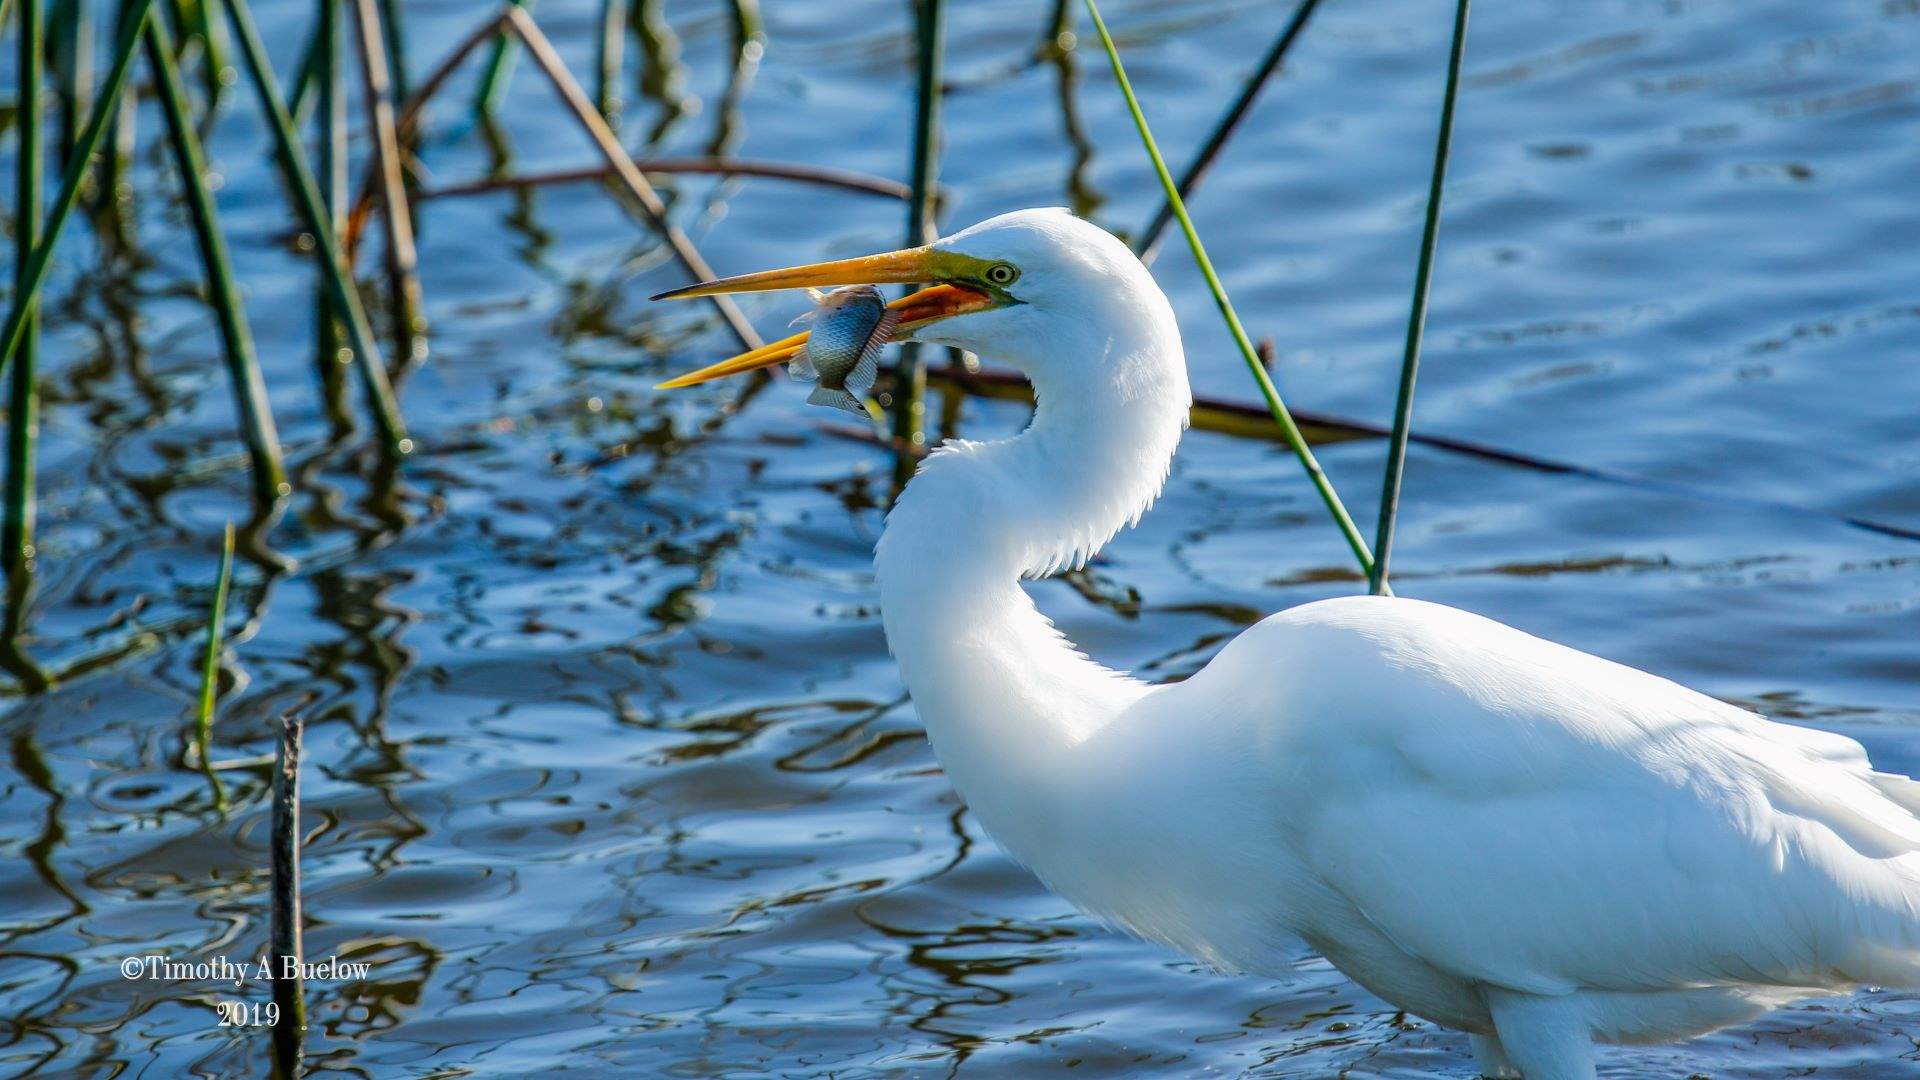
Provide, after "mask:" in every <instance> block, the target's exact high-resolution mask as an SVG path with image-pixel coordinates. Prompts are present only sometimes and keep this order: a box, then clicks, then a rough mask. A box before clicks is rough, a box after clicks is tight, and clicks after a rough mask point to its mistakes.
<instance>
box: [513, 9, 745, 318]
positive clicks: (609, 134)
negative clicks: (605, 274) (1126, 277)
mask: <svg viewBox="0 0 1920 1080" xmlns="http://www.w3.org/2000/svg"><path fill="white" fill-rule="evenodd" d="M506 18H507V25H508V26H511V27H512V28H513V31H514V33H516V34H518V35H519V36H520V40H521V42H522V43H524V44H525V45H526V47H527V53H528V55H530V56H532V57H533V59H534V62H535V63H537V64H539V65H540V68H541V70H543V71H545V72H546V73H547V78H548V79H549V80H551V81H552V83H553V88H554V90H555V91H556V92H557V93H558V94H559V95H560V99H561V100H562V101H564V102H566V104H567V107H568V108H570V109H571V110H573V114H574V116H575V117H576V118H577V119H578V120H579V121H580V126H581V127H582V128H584V129H586V132H587V134H588V136H590V137H591V138H592V139H593V141H594V145H596V146H598V147H599V148H600V153H601V154H602V155H604V156H605V157H606V159H607V164H609V165H611V166H612V167H613V171H614V173H615V174H616V175H617V176H619V178H620V181H621V183H623V184H625V185H626V188H627V191H628V192H630V193H631V194H632V195H633V197H634V199H635V200H636V201H637V202H638V203H639V204H640V206H641V208H642V209H644V210H645V211H646V216H647V219H648V220H649V221H650V222H651V223H652V225H653V227H654V228H655V229H657V230H658V231H659V233H660V235H661V236H663V237H665V238H666V241H667V245H668V246H669V247H671V248H672V249H673V254H674V257H675V258H676V259H677V260H679V262H680V265H681V266H682V267H684V268H685V269H686V271H687V272H688V273H689V274H691V275H693V278H694V280H696V281H705V280H707V279H708V278H713V277H717V276H718V275H717V274H715V273H714V272H713V268H712V267H711V266H708V265H707V261H706V260H705V259H703V258H701V257H700V252H699V251H698V250H697V249H696V248H695V247H694V246H693V241H692V240H689V239H688V238H687V235H686V234H685V233H683V232H681V231H680V227H679V226H678V225H675V224H673V223H672V222H671V221H669V220H667V206H666V204H665V203H663V202H661V201H660V195H659V193H658V192H656V191H654V190H653V185H652V184H649V183H647V178H646V177H644V176H642V175H641V174H640V170H639V169H638V168H636V167H634V164H633V159H632V158H630V157H628V156H627V152H626V150H624V149H622V148H621V146H620V140H619V139H617V138H615V137H614V134H613V129H612V128H609V127H608V126H607V122H606V120H604V119H602V118H601V116H600V114H599V113H598V112H597V111H595V110H594V107H593V102H592V101H590V100H589V99H588V98H587V94H586V91H585V90H582V89H581V88H580V83H579V82H578V81H576V80H575V79H574V77H573V73H572V72H570V71H568V70H567V65H566V63H565V61H563V60H561V59H560V54H559V53H557V52H555V51H554V48H553V43H552V42H551V41H548V40H547V35H546V34H545V33H543V32H541V30H540V27H539V26H538V25H537V24H536V23H535V22H534V21H533V17H532V16H530V15H528V14H527V13H526V11H525V10H524V9H522V8H517V7H509V8H508V9H507V12H506ZM707 299H708V300H710V301H712V302H713V306H714V307H715V308H716V309H718V310H719V312H720V317H721V319H722V320H723V321H725V322H726V324H727V326H728V328H729V329H731V330H732V331H733V334H734V336H735V337H736V338H739V339H740V343H741V344H742V345H744V346H746V347H747V348H749V349H757V348H759V347H760V345H761V341H760V335H759V334H757V333H755V332H754V329H753V324H752V323H750V322H748V321H747V317H746V316H745V315H744V314H742V313H741V311H740V308H739V307H738V306H737V305H736V304H734V302H733V298H732V297H730V296H724V295H722V296H710V297H707Z"/></svg>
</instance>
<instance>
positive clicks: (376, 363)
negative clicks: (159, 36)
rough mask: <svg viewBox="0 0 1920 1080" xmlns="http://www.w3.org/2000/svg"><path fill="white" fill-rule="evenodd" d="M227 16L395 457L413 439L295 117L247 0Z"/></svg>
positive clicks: (232, 2)
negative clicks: (296, 133)
mask: <svg viewBox="0 0 1920 1080" xmlns="http://www.w3.org/2000/svg"><path fill="white" fill-rule="evenodd" d="M147 2H149V3H150V2H151V0H147ZM227 15H228V17H229V18H230V19H231V21H232V23H233V32H234V36H235V37H237V38H239V39H240V51H241V53H242V54H243V55H245V57H246V61H247V71H248V74H250V75H251V76H252V78H253V87H254V91H255V93H256V94H257V95H258V96H259V98H260V106H261V109H262V110H263V111H264V112H265V113H266V114H267V120H268V126H269V127H270V128H271V129H272V132H273V145H274V156H275V158H276V159H277V160H278V161H279V164H280V171H281V173H282V174H283V175H284V176H285V177H286V179H287V183H288V186H290V187H291V188H292V189H293V195H294V206H295V208H296V209H297V210H298V211H299V212H300V217H301V221H302V223H303V224H304V225H305V227H306V229H307V232H308V233H309V234H311V235H312V236H313V239H314V244H315V247H316V248H317V249H318V250H317V255H318V261H319V263H320V273H321V276H322V278H323V280H324V281H325V283H326V285H327V292H328V295H329V296H331V297H332V299H333V304H334V310H335V311H336V312H337V313H338V314H339V316H340V318H341V320H342V321H343V322H345V323H346V326H347V335H348V339H349V341H350V342H351V343H352V345H353V353H354V359H355V360H356V361H357V363H356V365H355V369H356V370H357V371H358V372H359V373H360V385H361V389H362V390H364V391H365V394H366V398H367V405H368V407H369V409H371V410H372V412H373V417H374V422H375V424H376V425H377V426H378V428H379V431H380V437H381V449H382V450H383V451H384V452H386V453H387V454H389V455H394V456H400V455H404V454H407V453H409V452H411V451H412V450H413V440H412V439H409V438H407V428H406V424H405V423H404V422H403V421H402V420H401V419H400V407H399V405H398V404H396V403H395V401H394V398H393V386H392V385H391V384H390V383H389V382H388V381H387V364H386V361H385V360H384V359H383V358H382V357H381V354H380V347H379V346H378V345H377V344H375V342H374V337H373V328H372V326H371V325H370V324H369V323H368V322H367V312H366V309H365V308H364V307H363V306H362V305H361V303H360V294H359V292H358V291H356V289H355V288H354V284H353V278H352V272H351V270H350V269H349V268H348V265H347V262H346V260H345V259H344V258H343V257H342V256H341V252H340V245H339V243H337V242H336V240H335V239H334V237H335V233H334V226H333V220H332V218H331V216H329V215H328V213H327V208H326V207H325V206H324V205H323V204H322V203H321V201H320V187H319V184H318V183H317V182H316V181H315V180H314V178H313V169H312V168H311V167H310V166H309V165H308V164H307V155H306V152H305V151H304V150H302V149H301V147H300V141H299V137H298V136H297V135H295V134H294V130H293V119H292V117H290V116H288V115H287V105H286V99H284V98H283V97H281V96H280V88H279V85H278V83H277V82H276V81H275V79H274V75H273V66H272V64H271V62H270V61H269V60H268V59H267V50H266V46H265V44H263V43H262V42H261V40H260V31H259V29H258V28H257V27H255V26H254V22H253V13H252V12H251V11H249V10H248V8H247V2H246V0H228V3H227Z"/></svg>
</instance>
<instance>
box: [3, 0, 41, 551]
mask: <svg viewBox="0 0 1920 1080" xmlns="http://www.w3.org/2000/svg"><path fill="white" fill-rule="evenodd" d="M19 45H20V53H19V71H20V90H19V94H18V97H19V101H18V105H19V110H20V116H19V124H20V157H19V159H18V168H19V173H18V175H16V176H15V177H14V204H13V205H14V236H13V252H14V256H13V258H14V261H13V266H14V296H15V297H16V298H17V297H20V296H24V295H26V292H27V287H28V286H27V261H28V259H29V258H31V257H32V255H33V248H34V245H35V244H36V243H38V242H39V240H40V202H41V199H40V179H41V170H42V169H43V168H45V163H44V162H43V160H42V158H41V143H40V89H41V84H42V82H43V81H44V79H45V73H44V72H43V71H42V69H41V66H40V65H41V56H42V53H43V50H44V43H43V42H42V40H41V25H40V5H39V4H38V3H37V2H36V0H22V3H21V4H20V38H19ZM18 354H19V355H18V362H17V363H16V364H14V365H13V379H12V382H11V383H10V384H9V386H8V393H7V509H6V521H5V524H4V526H3V527H0V532H4V536H3V537H0V548H4V552H3V553H0V556H3V557H4V560H5V561H4V569H5V571H6V573H7V574H8V575H10V576H11V575H19V576H21V577H25V576H26V575H27V574H30V573H31V572H32V566H31V564H32V560H33V519H34V511H35V502H34V479H33V463H34V454H35V451H36V449H37V447H36V445H35V444H36V443H37V442H38V441H39V435H40V386H39V379H40V375H39V371H38V360H39V354H40V317H39V311H38V305H35V306H34V307H33V308H29V309H28V313H27V320H26V325H25V327H24V328H23V332H22V337H21V339H20V346H19V349H18Z"/></svg>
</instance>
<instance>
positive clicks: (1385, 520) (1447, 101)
mask: <svg viewBox="0 0 1920 1080" xmlns="http://www.w3.org/2000/svg"><path fill="white" fill-rule="evenodd" d="M1471 3H1472V0H1459V3H1458V4H1457V5H1456V6H1455V8H1454V12H1453V47H1452V48H1451V50H1450V51H1449V52H1448V53H1447V88H1446V92H1445V94H1444V95H1443V96H1442V97H1441V100H1440V132H1439V134H1438V135H1437V136H1436V137H1435V139H1434V143H1433V178H1432V180H1431V181H1430V182H1429V183H1428V185H1427V217H1426V222H1425V224H1424V225H1422V227H1421V230H1420V263H1419V266H1418V268H1417V269H1415V270H1414V274H1413V304H1412V310H1411V312H1410V313H1409V314H1408V316H1407V347H1406V351H1405V352H1404V353H1402V355H1401V357H1400V392H1399V396H1398V399H1397V400H1396V401H1395V403H1394V407H1393V434H1392V435H1390V436H1388V440H1387V475H1386V478H1385V480H1384V481H1383V482H1382V484H1381V486H1380V523H1379V528H1378V531H1377V532H1376V533H1375V534H1374V540H1373V567H1372V569H1371V570H1370V571H1369V572H1368V574H1367V587H1368V589H1369V591H1371V592H1373V593H1375V594H1376V595H1377V594H1379V593H1383V592H1385V591H1387V562H1388V560H1389V559H1390V558H1391V557H1392V555H1393V526H1394V521H1395V519H1396V518H1398V517H1399V515H1400V478H1401V475H1402V474H1403V473H1404V472H1405V470H1406V464H1407V432H1408V431H1409V429H1411V427H1412V426H1413V384H1414V380H1415V378H1416V377H1417V376H1418V375H1419V373H1420V339H1421V336H1422V334H1423V333H1424V332H1425V330H1426V325H1427V293H1428V291H1429V289H1430V287H1431V286H1432V283H1433V251H1434V246H1435V244H1436V243H1437V242H1438V240H1439V238H1440V196H1441V194H1442V191H1443V189H1444V188H1445V187H1446V182H1447V155H1448V153H1449V152H1450V151H1451V150H1452V148H1453V106H1454V101H1455V99H1456V98H1457V97H1458V95H1459V92H1460V61H1461V59H1462V58H1463V57H1464V56H1465V55H1466V51H1467V8H1468V6H1469V5H1470V4H1471Z"/></svg>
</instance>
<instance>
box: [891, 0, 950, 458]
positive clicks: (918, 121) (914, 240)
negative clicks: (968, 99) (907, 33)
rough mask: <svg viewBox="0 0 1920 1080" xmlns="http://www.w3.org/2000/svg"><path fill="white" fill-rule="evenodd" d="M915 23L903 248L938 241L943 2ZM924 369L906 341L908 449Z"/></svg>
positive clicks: (903, 429)
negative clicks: (916, 61) (909, 171)
mask: <svg viewBox="0 0 1920 1080" xmlns="http://www.w3.org/2000/svg"><path fill="white" fill-rule="evenodd" d="M913 14H914V25H915V28H916V30H917V31H918V34H917V36H918V39H919V67H918V72H919V75H918V79H917V81H916V84H915V87H914V94H915V110H914V118H913V174H912V177H911V178H910V179H909V181H908V186H909V187H910V188H911V189H912V195H911V196H910V197H909V199H908V200H907V244H908V245H909V246H911V245H915V244H926V243H931V242H932V241H934V240H936V239H938V238H939V235H940V232H939V228H938V226H937V225H936V224H935V222H934V206H933V194H934V185H935V184H936V183H937V182H938V173H939V167H940V166H939V162H940V59H941V57H940V54H941V46H942V44H943V42H942V38H943V37H944V35H945V30H946V27H945V23H946V3H945V0H915V2H914V6H913ZM926 395H927V366H926V362H925V360H923V359H922V358H921V356H920V346H919V345H918V344H916V343H914V342H908V343H906V344H905V345H903V346H901V347H900V359H899V361H898V362H897V363H896V364H895V366H894V369H893V436H894V438H895V439H898V440H899V441H900V442H902V443H903V444H905V445H906V446H909V447H915V446H922V445H924V444H925V443H926V432H925V430H924V427H923V425H924V423H925V420H926ZM913 467H914V464H913V458H912V456H911V455H908V454H900V455H897V456H896V457H895V459H894V486H895V487H896V488H898V487H900V486H902V485H904V484H905V483H906V482H907V480H908V479H909V478H910V477H912V475H913Z"/></svg>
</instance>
